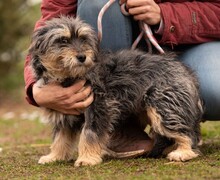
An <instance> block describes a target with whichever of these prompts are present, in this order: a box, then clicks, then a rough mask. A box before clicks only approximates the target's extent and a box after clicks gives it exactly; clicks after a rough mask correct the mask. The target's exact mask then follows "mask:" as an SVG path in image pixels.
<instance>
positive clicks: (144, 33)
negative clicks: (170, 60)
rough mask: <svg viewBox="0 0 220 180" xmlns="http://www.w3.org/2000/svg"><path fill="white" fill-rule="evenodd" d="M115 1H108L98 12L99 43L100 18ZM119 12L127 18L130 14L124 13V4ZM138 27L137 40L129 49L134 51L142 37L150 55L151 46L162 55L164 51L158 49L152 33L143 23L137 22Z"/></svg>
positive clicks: (99, 34) (100, 36) (100, 37)
mask: <svg viewBox="0 0 220 180" xmlns="http://www.w3.org/2000/svg"><path fill="white" fill-rule="evenodd" d="M115 1H116V0H109V1H108V2H107V3H106V4H105V5H104V6H103V8H102V9H101V10H100V12H99V15H98V20H97V24H98V38H99V41H101V40H102V17H103V15H104V13H105V12H106V11H107V9H108V8H109V7H110V6H111V5H112V4H113V3H114V2H115ZM121 12H122V13H123V14H124V15H126V16H129V15H130V14H129V13H128V12H127V11H126V8H125V4H122V5H121ZM139 26H140V30H141V33H140V34H139V36H138V37H137V39H136V40H135V41H134V43H133V44H132V47H131V49H135V48H136V47H137V45H138V43H139V42H140V40H141V39H142V38H143V37H144V39H145V41H146V43H147V46H148V51H149V52H150V53H152V45H151V44H153V45H154V47H155V48H156V49H157V50H158V51H159V52H160V53H161V54H164V53H165V52H164V50H163V49H162V48H161V47H160V45H159V44H158V43H157V40H156V39H155V38H154V36H153V33H152V31H151V28H150V27H149V26H148V25H147V24H146V23H144V22H142V21H139Z"/></svg>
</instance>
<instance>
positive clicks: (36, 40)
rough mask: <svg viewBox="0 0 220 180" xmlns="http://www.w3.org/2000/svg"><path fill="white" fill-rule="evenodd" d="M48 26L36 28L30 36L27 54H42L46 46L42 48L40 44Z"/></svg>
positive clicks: (43, 39)
mask: <svg viewBox="0 0 220 180" xmlns="http://www.w3.org/2000/svg"><path fill="white" fill-rule="evenodd" d="M48 31H49V28H47V27H41V28H39V29H37V30H36V31H35V32H34V33H33V36H32V40H31V45H30V47H29V54H35V53H37V54H39V53H40V54H42V53H45V50H46V48H42V47H41V46H42V44H43V42H44V41H45V34H46V33H48Z"/></svg>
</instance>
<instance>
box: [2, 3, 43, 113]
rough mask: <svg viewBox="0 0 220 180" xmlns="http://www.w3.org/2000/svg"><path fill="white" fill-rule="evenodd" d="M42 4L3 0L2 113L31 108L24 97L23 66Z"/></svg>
mask: <svg viewBox="0 0 220 180" xmlns="http://www.w3.org/2000/svg"><path fill="white" fill-rule="evenodd" d="M40 2H41V0H1V1H0V113H7V112H8V111H10V109H11V110H12V109H14V110H18V108H19V107H20V108H19V109H25V108H29V107H30V105H28V104H27V102H26V100H25V98H24V80H23V66H24V60H25V56H26V54H27V49H28V46H29V44H30V37H31V33H32V31H33V29H34V25H35V22H36V21H37V20H38V19H39V18H40ZM24 106H25V108H24Z"/></svg>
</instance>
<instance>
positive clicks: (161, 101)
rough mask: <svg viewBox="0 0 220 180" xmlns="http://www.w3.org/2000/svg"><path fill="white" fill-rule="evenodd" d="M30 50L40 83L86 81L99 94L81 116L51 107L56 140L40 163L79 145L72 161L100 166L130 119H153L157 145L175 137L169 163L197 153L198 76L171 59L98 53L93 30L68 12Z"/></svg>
mask: <svg viewBox="0 0 220 180" xmlns="http://www.w3.org/2000/svg"><path fill="white" fill-rule="evenodd" d="M29 52H30V54H31V55H32V61H31V62H32V64H31V66H32V68H33V70H34V74H35V77H36V80H37V83H38V85H39V86H41V85H44V84H47V83H50V82H58V83H60V84H61V85H62V86H64V87H65V86H69V85H71V84H72V83H73V82H74V81H75V80H77V79H86V80H87V81H88V83H89V84H90V85H91V86H92V88H93V92H94V102H93V103H92V104H91V105H90V106H89V107H88V109H87V110H86V111H85V113H84V115H83V116H72V115H65V114H61V113H59V112H56V111H53V110H49V109H46V111H45V112H46V113H45V118H46V119H47V120H48V121H49V123H51V124H53V126H54V140H53V144H52V146H51V153H50V154H49V155H47V156H43V157H41V158H40V160H39V163H41V164H44V163H48V162H52V161H56V160H69V159H71V158H72V150H73V148H77V147H78V159H77V160H76V162H75V166H81V165H95V164H98V163H101V162H102V158H103V155H104V154H106V153H108V152H110V151H109V144H110V138H111V137H112V133H113V132H114V131H118V132H119V131H120V128H121V127H122V126H121V124H123V123H129V122H127V121H128V119H130V118H129V117H130V116H135V117H137V118H136V123H137V124H138V126H140V127H141V128H140V129H144V128H145V127H146V125H147V123H148V122H149V124H150V126H151V132H152V134H153V135H154V136H153V138H155V142H156V143H155V147H156V146H157V142H160V138H166V139H168V140H170V141H172V142H173V144H172V146H170V147H168V148H167V149H166V151H165V152H166V153H167V158H168V159H169V160H171V161H186V160H189V159H192V158H195V157H197V156H198V153H197V144H198V142H199V137H200V120H201V118H202V114H203V107H202V104H201V100H200V96H199V89H198V88H199V85H198V81H197V79H196V77H195V75H194V73H193V72H192V71H191V70H190V69H189V68H188V67H186V66H184V65H183V64H182V63H180V62H179V61H176V60H175V59H174V58H173V57H172V56H171V57H169V55H165V56H160V55H150V54H146V53H144V52H141V51H138V50H134V51H131V50H122V51H119V52H117V53H111V52H108V53H107V52H106V53H102V52H99V49H98V39H97V36H96V33H95V32H94V31H93V29H92V28H91V27H90V26H89V25H88V24H86V23H84V22H82V21H81V20H79V19H74V18H68V17H60V18H55V19H53V20H51V21H48V22H47V23H46V25H45V26H43V27H42V28H40V29H38V30H37V31H36V32H35V33H34V35H33V39H32V44H31V47H30V51H29ZM119 127H120V128H119ZM121 130H122V129H121ZM131 133H132V132H131ZM116 134H117V133H116ZM152 153H154V152H152Z"/></svg>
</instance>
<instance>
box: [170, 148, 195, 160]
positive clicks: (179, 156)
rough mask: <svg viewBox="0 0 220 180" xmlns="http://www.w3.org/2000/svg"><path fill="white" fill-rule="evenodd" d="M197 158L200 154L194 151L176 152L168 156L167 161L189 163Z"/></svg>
mask: <svg viewBox="0 0 220 180" xmlns="http://www.w3.org/2000/svg"><path fill="white" fill-rule="evenodd" d="M197 156H199V154H197V153H195V152H194V151H192V150H175V151H172V152H170V153H169V154H168V155H167V159H169V160H170V161H188V160H190V159H193V158H196V157H197Z"/></svg>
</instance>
